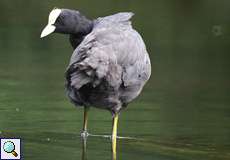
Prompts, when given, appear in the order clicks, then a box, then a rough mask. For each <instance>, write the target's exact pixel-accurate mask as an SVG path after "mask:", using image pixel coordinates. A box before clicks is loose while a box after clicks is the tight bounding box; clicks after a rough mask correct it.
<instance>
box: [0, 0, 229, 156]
mask: <svg viewBox="0 0 230 160" xmlns="http://www.w3.org/2000/svg"><path fill="white" fill-rule="evenodd" d="M54 6H57V7H66V8H76V9H79V10H80V11H82V12H83V13H85V14H86V15H88V16H89V17H99V16H104V15H109V14H111V13H115V12H118V11H133V12H135V14H136V15H135V16H134V18H133V25H134V26H135V28H137V30H138V31H139V32H140V33H141V34H142V36H143V38H144V40H145V42H146V45H147V48H148V51H149V53H150V56H151V60H152V77H151V79H150V81H149V82H148V84H147V85H146V87H145V89H144V91H143V92H142V94H141V96H140V97H139V98H138V99H137V100H135V101H134V102H133V103H131V104H130V105H129V107H128V109H127V110H125V111H123V112H122V113H121V115H120V119H119V126H118V135H119V136H125V137H133V139H119V140H118V146H117V160H139V159H142V160H153V159H156V160H194V159H197V160H228V159H230V85H229V84H230V61H229V59H230V55H229V51H230V29H229V28H230V21H229V15H230V7H229V6H230V2H229V1H228V0H220V1H211V0H201V1H198V0H196V1H191V2H188V1H182V0H178V1H171V0H168V1H160V0H158V1H147V0H146V1H131V0H125V1H121V0H118V1H114V0H110V1H107V0H104V1H97V2H96V1H95V2H93V1H89V0H85V1H75V0H69V1H68V2H67V1H64V0H60V1H57V0H55V1H49V0H48V1H31V0H30V1H29V0H21V1H12V0H1V1H0V10H1V14H0V20H1V23H0V137H20V138H22V141H23V156H24V159H25V160H27V159H28V160H32V159H33V160H34V159H38V160H41V159H44V160H45V159H57V160H59V159H60V160H61V159H69V160H72V159H74V160H76V159H81V158H82V156H83V154H82V151H83V145H82V141H81V138H80V136H79V135H80V131H81V128H82V122H83V120H82V119H83V110H82V109H76V108H75V107H74V106H73V105H72V104H71V103H70V102H69V101H68V99H67V98H66V96H65V91H64V71H65V68H66V66H67V64H68V61H69V58H70V56H71V54H72V49H71V47H70V45H69V43H68V42H67V37H66V36H64V35H51V36H49V37H47V38H45V39H42V40H41V39H40V38H39V35H40V32H41V30H42V28H43V27H44V26H45V24H46V22H47V17H48V13H49V11H50V10H51V9H52V8H53V7H54ZM111 124H112V122H111V115H110V113H108V112H107V111H103V110H97V109H93V108H92V109H91V110H90V112H89V132H90V133H92V134H99V135H109V134H110V133H111ZM84 156H85V159H86V158H87V159H88V160H108V159H112V154H111V143H110V139H109V138H102V137H92V136H90V137H89V138H88V140H87V149H86V154H85V155H84Z"/></svg>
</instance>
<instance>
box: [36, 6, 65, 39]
mask: <svg viewBox="0 0 230 160" xmlns="http://www.w3.org/2000/svg"><path fill="white" fill-rule="evenodd" d="M60 14H61V9H58V8H57V9H53V10H52V11H51V12H50V14H49V20H48V24H47V25H46V27H45V28H44V29H43V31H42V33H41V36H40V37H41V38H43V37H45V36H47V35H49V34H51V33H53V32H54V31H55V29H56V27H55V26H54V25H53V24H54V23H55V21H56V20H57V18H58V16H59V15H60Z"/></svg>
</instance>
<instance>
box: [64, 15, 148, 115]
mask: <svg viewBox="0 0 230 160" xmlns="http://www.w3.org/2000/svg"><path fill="white" fill-rule="evenodd" d="M132 16H133V13H129V12H124V13H118V14H115V15H111V16H107V17H102V18H98V19H96V20H94V21H93V28H92V30H90V33H88V34H86V35H84V36H83V38H82V41H80V43H78V44H77V45H75V46H73V47H76V49H75V50H74V52H73V54H72V57H71V59H70V63H69V66H68V67H67V71H66V90H67V95H68V96H69V98H70V100H71V101H72V102H73V103H74V104H75V105H76V106H93V107H97V108H102V109H107V110H109V111H111V113H112V114H114V113H118V112H120V110H121V109H122V108H123V107H125V106H127V104H128V103H129V102H131V101H132V100H134V99H135V98H136V97H137V96H138V95H139V94H140V92H141V90H142V88H143V86H144V85H145V83H146V82H147V80H148V79H149V77H150V74H151V65H150V59H149V55H148V53H147V51H146V47H145V44H144V42H143V40H142V38H141V36H140V35H139V34H138V32H137V31H135V30H134V29H133V28H132V26H131V22H130V18H131V17H132Z"/></svg>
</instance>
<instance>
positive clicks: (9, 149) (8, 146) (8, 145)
mask: <svg viewBox="0 0 230 160" xmlns="http://www.w3.org/2000/svg"><path fill="white" fill-rule="evenodd" d="M3 150H4V151H5V152H6V153H11V154H13V155H14V157H17V156H18V154H17V152H15V145H14V143H13V142H11V141H7V142H5V143H4V144H3Z"/></svg>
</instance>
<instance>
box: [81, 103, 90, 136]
mask: <svg viewBox="0 0 230 160" xmlns="http://www.w3.org/2000/svg"><path fill="white" fill-rule="evenodd" d="M88 111H89V107H84V122H83V129H82V130H83V131H82V132H81V136H82V137H83V138H87V137H88V135H89V134H88V132H87V125H88Z"/></svg>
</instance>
